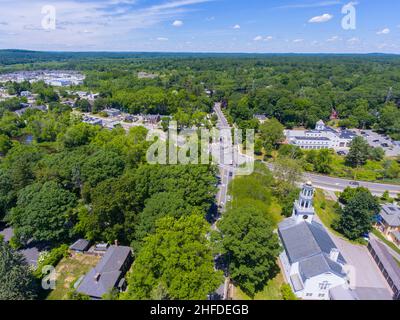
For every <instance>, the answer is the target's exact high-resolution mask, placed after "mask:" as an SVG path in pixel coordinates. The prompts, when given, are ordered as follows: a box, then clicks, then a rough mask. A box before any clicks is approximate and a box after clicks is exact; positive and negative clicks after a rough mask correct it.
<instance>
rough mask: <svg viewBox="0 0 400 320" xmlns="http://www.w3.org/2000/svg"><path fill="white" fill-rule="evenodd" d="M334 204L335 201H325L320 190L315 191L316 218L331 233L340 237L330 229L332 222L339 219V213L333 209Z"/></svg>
mask: <svg viewBox="0 0 400 320" xmlns="http://www.w3.org/2000/svg"><path fill="white" fill-rule="evenodd" d="M335 204H336V202H335V201H333V200H328V199H326V197H325V194H324V192H323V191H322V190H320V189H317V190H316V192H315V197H314V208H315V211H316V213H317V215H318V217H319V218H320V219H321V221H322V223H323V224H324V225H325V226H326V227H327V228H328V229H329V230H330V231H331V232H332V233H335V234H337V235H339V236H340V234H339V233H338V232H337V231H335V230H333V228H332V224H333V222H334V221H335V220H337V219H339V213H338V212H337V210H336V208H335Z"/></svg>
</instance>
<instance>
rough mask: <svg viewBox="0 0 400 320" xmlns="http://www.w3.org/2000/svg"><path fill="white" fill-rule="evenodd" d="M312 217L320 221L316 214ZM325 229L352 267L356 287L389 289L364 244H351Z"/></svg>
mask: <svg viewBox="0 0 400 320" xmlns="http://www.w3.org/2000/svg"><path fill="white" fill-rule="evenodd" d="M314 219H315V221H316V222H319V223H322V222H321V220H320V219H319V217H318V216H316V217H315V218H314ZM327 231H328V233H329V235H330V236H331V238H332V240H333V242H334V243H335V244H336V246H337V248H338V249H339V251H340V252H341V253H342V255H343V257H344V258H345V260H346V262H347V264H348V265H350V266H353V267H354V269H355V286H356V287H357V288H384V289H387V290H390V287H389V286H388V284H387V282H386V280H385V278H384V277H383V275H382V273H381V272H380V270H379V268H378V266H377V265H376V263H375V261H374V260H373V258H372V256H371V255H370V253H369V252H368V249H367V247H366V246H362V245H355V244H352V243H350V242H348V241H346V240H344V239H342V238H340V237H338V236H336V235H334V234H332V233H331V232H330V231H329V230H328V229H327Z"/></svg>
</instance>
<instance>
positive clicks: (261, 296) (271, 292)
mask: <svg viewBox="0 0 400 320" xmlns="http://www.w3.org/2000/svg"><path fill="white" fill-rule="evenodd" d="M284 283H285V281H284V279H283V275H282V273H280V274H278V275H277V276H276V278H274V279H272V280H270V281H269V282H268V284H267V285H266V286H265V287H264V290H263V291H261V292H259V293H257V294H256V295H255V297H254V300H282V294H281V286H282V284H284ZM233 300H251V298H250V297H249V296H248V295H247V294H245V293H244V292H243V291H242V290H240V288H238V287H235V288H234V291H233Z"/></svg>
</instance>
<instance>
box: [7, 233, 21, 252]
mask: <svg viewBox="0 0 400 320" xmlns="http://www.w3.org/2000/svg"><path fill="white" fill-rule="evenodd" d="M9 245H10V247H11V248H13V249H14V250H19V249H21V248H22V243H21V241H19V239H18V238H17V237H16V236H13V237H12V238H11V239H10V243H9Z"/></svg>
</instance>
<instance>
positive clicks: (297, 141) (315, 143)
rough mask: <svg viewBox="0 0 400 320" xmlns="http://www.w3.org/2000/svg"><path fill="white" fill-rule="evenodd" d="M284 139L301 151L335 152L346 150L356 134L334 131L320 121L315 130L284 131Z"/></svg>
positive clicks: (347, 131)
mask: <svg viewBox="0 0 400 320" xmlns="http://www.w3.org/2000/svg"><path fill="white" fill-rule="evenodd" d="M285 135H286V138H287V140H288V142H289V144H292V145H295V146H298V147H300V148H302V149H309V150H311V149H334V150H336V151H340V150H347V149H349V147H350V143H351V142H352V141H353V139H354V138H355V137H356V134H355V133H354V132H352V131H349V130H336V129H334V128H332V127H329V126H327V125H325V123H324V122H323V121H322V120H320V121H318V122H317V124H316V126H315V130H286V131H285Z"/></svg>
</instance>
